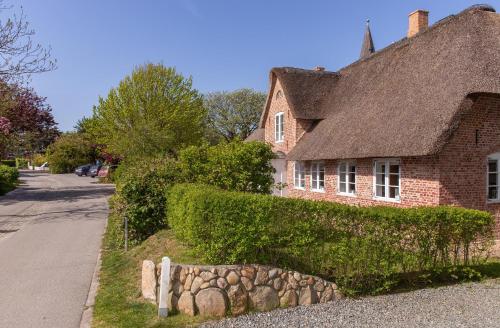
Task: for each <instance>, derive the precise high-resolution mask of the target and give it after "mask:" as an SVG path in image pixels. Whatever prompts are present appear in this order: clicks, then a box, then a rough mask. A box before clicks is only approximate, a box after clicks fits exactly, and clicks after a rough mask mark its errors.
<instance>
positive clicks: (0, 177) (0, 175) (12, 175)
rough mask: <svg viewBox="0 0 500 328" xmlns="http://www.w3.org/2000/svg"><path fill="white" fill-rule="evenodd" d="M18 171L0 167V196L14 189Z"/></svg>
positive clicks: (12, 168) (3, 166)
mask: <svg viewBox="0 0 500 328" xmlns="http://www.w3.org/2000/svg"><path fill="white" fill-rule="evenodd" d="M18 178H19V171H18V170H17V169H16V168H15V167H10V166H6V165H0V195H3V194H5V193H6V192H9V191H11V190H12V189H14V188H15V187H16V184H17V179H18Z"/></svg>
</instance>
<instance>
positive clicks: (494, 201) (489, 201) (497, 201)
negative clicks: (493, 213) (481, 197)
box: [486, 199, 500, 204]
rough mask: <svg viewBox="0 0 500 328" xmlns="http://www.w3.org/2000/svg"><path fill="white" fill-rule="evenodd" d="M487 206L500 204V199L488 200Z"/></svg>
mask: <svg viewBox="0 0 500 328" xmlns="http://www.w3.org/2000/svg"><path fill="white" fill-rule="evenodd" d="M486 204H500V199H488V200H487V201H486Z"/></svg>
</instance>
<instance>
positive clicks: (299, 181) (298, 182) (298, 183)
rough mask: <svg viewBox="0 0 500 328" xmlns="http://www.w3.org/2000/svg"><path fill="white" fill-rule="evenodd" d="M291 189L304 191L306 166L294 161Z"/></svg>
mask: <svg viewBox="0 0 500 328" xmlns="http://www.w3.org/2000/svg"><path fill="white" fill-rule="evenodd" d="M297 167H298V170H299V177H298V178H297ZM293 187H294V188H295V189H300V190H305V189H306V166H305V163H304V162H302V161H295V163H294V164H293Z"/></svg>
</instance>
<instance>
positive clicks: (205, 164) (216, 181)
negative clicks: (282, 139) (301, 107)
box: [179, 140, 274, 194]
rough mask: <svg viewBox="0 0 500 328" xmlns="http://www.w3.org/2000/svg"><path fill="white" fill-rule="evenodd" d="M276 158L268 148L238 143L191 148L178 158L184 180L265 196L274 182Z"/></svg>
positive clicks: (266, 146)
mask: <svg viewBox="0 0 500 328" xmlns="http://www.w3.org/2000/svg"><path fill="white" fill-rule="evenodd" d="M273 158H274V154H273V152H272V150H271V147H269V145H266V144H264V143H262V142H257V141H254V142H242V141H238V140H237V141H233V142H230V143H221V144H218V145H216V146H206V145H205V146H201V147H188V148H186V149H184V150H182V151H181V152H180V155H179V159H180V166H181V169H182V172H183V177H184V179H183V180H184V181H187V182H196V183H203V184H208V185H212V186H217V187H219V188H221V189H226V190H233V191H248V192H255V193H264V194H268V193H270V191H271V187H272V185H273V183H274V180H273V177H272V174H273V172H274V168H273V167H272V165H271V159H273Z"/></svg>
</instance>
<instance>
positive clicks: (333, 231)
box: [166, 184, 494, 292]
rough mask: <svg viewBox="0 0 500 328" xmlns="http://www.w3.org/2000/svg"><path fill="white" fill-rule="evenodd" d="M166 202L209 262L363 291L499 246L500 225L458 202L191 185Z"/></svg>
mask: <svg viewBox="0 0 500 328" xmlns="http://www.w3.org/2000/svg"><path fill="white" fill-rule="evenodd" d="M166 200H167V213H168V221H169V224H170V226H171V227H172V229H173V230H174V232H175V233H176V235H177V236H178V237H180V238H182V239H184V240H185V241H187V242H188V243H190V244H191V245H192V246H194V247H195V248H196V250H197V251H199V252H200V253H202V254H203V256H204V257H205V260H206V261H208V262H211V263H253V262H255V263H265V264H271V265H278V266H283V267H288V268H293V269H296V270H300V271H302V272H308V273H312V274H318V275H321V276H323V277H326V278H330V279H333V280H335V281H337V282H338V283H339V284H341V285H343V287H344V288H345V289H353V290H354V291H356V292H359V291H362V292H378V291H382V290H387V289H390V288H391V286H392V285H393V284H396V283H398V281H399V280H400V279H402V278H401V277H402V276H403V275H405V274H410V273H412V272H423V271H434V270H440V269H441V268H447V267H451V266H453V265H461V264H468V263H471V262H474V261H476V260H478V259H479V256H480V255H484V252H485V251H486V250H487V249H488V247H489V246H490V245H491V240H492V228H493V223H494V220H493V217H492V215H490V214H489V213H486V212H482V211H476V210H469V209H463V208H458V207H420V208H411V209H399V208H393V207H355V206H349V205H342V204H337V203H332V202H319V201H309V200H301V199H292V198H280V197H274V196H270V195H257V194H248V193H238V192H228V191H221V190H218V189H216V188H213V187H208V186H203V185H189V184H183V185H176V186H174V187H172V188H170V190H169V191H168V195H167V197H166Z"/></svg>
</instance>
